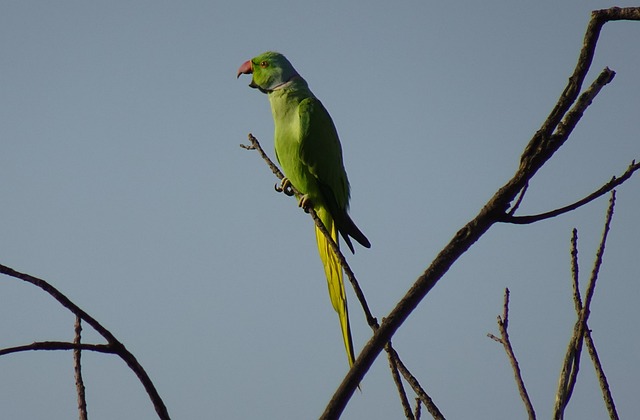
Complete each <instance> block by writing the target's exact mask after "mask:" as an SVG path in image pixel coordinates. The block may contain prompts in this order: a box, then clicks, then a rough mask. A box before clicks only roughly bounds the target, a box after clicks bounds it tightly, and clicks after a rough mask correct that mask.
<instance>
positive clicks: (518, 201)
mask: <svg viewBox="0 0 640 420" xmlns="http://www.w3.org/2000/svg"><path fill="white" fill-rule="evenodd" d="M527 189H529V183H528V182H527V183H526V184H524V187H522V189H521V190H520V193H519V194H518V198H517V199H516V203H515V204H514V205H513V206H512V207H511V209H510V210H509V212H508V213H507V214H508V215H509V216H513V215H514V214H515V213H516V211H517V210H518V208H519V207H520V204H522V200H524V195H525V194H526V193H527Z"/></svg>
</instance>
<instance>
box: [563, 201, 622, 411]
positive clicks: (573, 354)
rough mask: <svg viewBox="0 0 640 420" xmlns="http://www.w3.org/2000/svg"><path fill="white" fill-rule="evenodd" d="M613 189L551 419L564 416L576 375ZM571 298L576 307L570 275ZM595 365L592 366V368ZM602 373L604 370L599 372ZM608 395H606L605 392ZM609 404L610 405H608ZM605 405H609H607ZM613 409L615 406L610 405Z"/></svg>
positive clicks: (612, 202) (605, 239) (600, 262)
mask: <svg viewBox="0 0 640 420" xmlns="http://www.w3.org/2000/svg"><path fill="white" fill-rule="evenodd" d="M615 198H616V195H615V191H612V192H611V199H610V200H609V208H608V209H607V216H606V220H605V224H604V230H603V232H602V239H601V241H600V246H599V247H598V251H597V252H596V258H595V261H594V264H593V270H592V272H591V278H590V279H589V283H588V285H587V291H586V296H585V299H584V304H583V305H582V307H580V308H579V309H580V311H579V312H578V320H577V321H576V324H575V326H574V328H573V336H572V337H571V340H569V345H568V348H567V353H566V355H565V358H564V362H563V364H562V369H561V372H560V378H559V380H558V391H557V393H556V402H555V405H554V409H553V418H554V419H555V420H561V419H563V418H564V410H565V409H566V407H567V405H568V404H569V400H570V399H571V395H572V393H573V388H574V386H575V383H576V379H577V376H578V371H579V369H580V355H581V353H582V342H583V339H584V337H585V333H586V331H588V329H589V327H588V325H587V321H588V319H589V314H590V307H591V300H592V299H593V293H594V291H595V287H596V281H597V279H598V273H599V271H600V266H601V265H602V257H603V255H604V249H605V244H606V241H607V235H608V233H609V228H610V226H611V219H612V218H613V209H614V207H615ZM576 237H577V236H576V234H575V233H574V235H573V238H576ZM574 285H575V287H574V296H576V297H575V298H574V301H575V304H576V308H578V307H579V300H580V292H579V290H577V289H576V288H577V285H578V281H577V277H576V278H574ZM597 369H598V368H597V367H596V370H597ZM600 370H601V367H600ZM602 373H603V374H604V372H602ZM607 388H608V387H607ZM609 395H610V394H609ZM605 403H606V395H605ZM611 403H613V399H611ZM611 407H613V405H612V406H611ZM607 408H609V406H607ZM614 410H615V408H614Z"/></svg>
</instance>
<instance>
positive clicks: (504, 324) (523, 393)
mask: <svg viewBox="0 0 640 420" xmlns="http://www.w3.org/2000/svg"><path fill="white" fill-rule="evenodd" d="M509 294H510V293H509V289H508V288H505V289H504V303H503V309H502V317H500V316H498V331H500V338H498V337H496V336H495V335H493V334H487V336H488V337H489V338H491V339H492V340H494V341H497V342H498V343H500V344H502V346H503V347H504V351H505V352H506V353H507V357H508V358H509V362H510V363H511V369H512V370H513V374H514V376H515V379H516V384H517V385H518V391H519V392H520V398H522V402H523V403H524V407H525V409H526V410H527V414H528V415H529V419H530V420H535V418H536V412H535V410H534V409H533V404H531V399H530V398H529V394H528V393H527V388H526V387H525V385H524V380H523V379H522V372H521V371H520V365H519V364H518V359H516V355H515V353H514V351H513V347H512V346H511V340H510V339H509V332H508V330H507V329H508V328H509Z"/></svg>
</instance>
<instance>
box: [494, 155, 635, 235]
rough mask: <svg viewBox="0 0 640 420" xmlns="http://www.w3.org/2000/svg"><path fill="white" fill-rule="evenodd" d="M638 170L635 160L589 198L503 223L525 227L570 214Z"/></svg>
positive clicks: (510, 218) (509, 217)
mask: <svg viewBox="0 0 640 420" xmlns="http://www.w3.org/2000/svg"><path fill="white" fill-rule="evenodd" d="M638 169H640V162H639V163H636V162H635V160H634V161H632V162H631V164H630V165H629V167H628V168H627V170H626V171H625V172H624V173H623V174H622V175H621V176H620V177H619V178H616V177H615V176H614V177H613V178H611V180H610V181H609V182H607V183H606V184H604V185H603V186H602V187H600V188H599V189H598V190H597V191H594V192H593V193H591V194H589V195H588V196H586V197H584V198H583V199H581V200H578V201H576V202H575V203H573V204H569V205H568V206H564V207H561V208H559V209H555V210H552V211H548V212H545V213H540V214H536V215H531V216H512V215H511V214H509V215H506V216H505V217H504V219H503V220H501V222H505V223H514V224H517V225H525V224H530V223H534V222H538V221H540V220H544V219H549V218H552V217H556V216H559V215H561V214H564V213H568V212H570V211H573V210H575V209H577V208H579V207H582V206H584V205H585V204H587V203H590V202H592V201H593V200H595V199H596V198H600V197H602V196H603V195H605V194H606V193H608V192H610V191H611V190H613V189H614V188H615V187H617V186H618V185H620V184H622V183H623V182H625V181H626V180H628V179H629V178H631V176H632V175H633V174H634V172H636V171H637V170H638Z"/></svg>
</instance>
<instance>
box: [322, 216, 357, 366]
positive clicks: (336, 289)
mask: <svg viewBox="0 0 640 420" xmlns="http://www.w3.org/2000/svg"><path fill="white" fill-rule="evenodd" d="M320 216H321V219H322V220H323V222H324V225H325V226H326V227H327V230H328V231H329V232H330V233H331V237H332V238H333V240H334V241H335V242H336V243H338V229H337V228H336V226H335V224H334V223H333V220H332V219H331V217H322V216H325V215H320ZM327 219H328V220H327ZM327 222H328V223H327ZM316 241H317V242H318V252H319V253H320V259H321V260H322V265H323V266H324V273H325V275H326V277H327V285H328V286H329V297H331V304H332V305H333V309H335V311H336V312H337V313H338V317H339V318H340V328H341V329H342V338H343V339H344V347H345V349H346V350H347V358H348V359H349V367H351V366H352V365H353V362H354V355H353V341H352V340H351V328H350V327H349V310H348V309H347V295H346V294H345V290H344V282H343V280H342V266H340V261H339V260H338V256H337V255H336V254H335V253H334V252H333V250H332V249H331V246H330V245H329V242H328V241H327V239H326V238H325V236H324V234H323V233H322V232H321V231H320V229H318V227H317V226H316Z"/></svg>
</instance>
